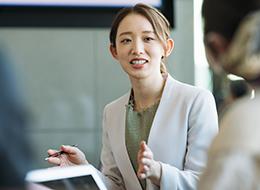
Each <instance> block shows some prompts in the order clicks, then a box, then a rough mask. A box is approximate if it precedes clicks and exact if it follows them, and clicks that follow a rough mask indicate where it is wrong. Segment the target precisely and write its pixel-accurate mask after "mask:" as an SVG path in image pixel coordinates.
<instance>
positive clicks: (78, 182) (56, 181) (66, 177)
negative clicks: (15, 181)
mask: <svg viewBox="0 0 260 190" xmlns="http://www.w3.org/2000/svg"><path fill="white" fill-rule="evenodd" d="M25 180H26V182H27V183H28V184H31V185H32V184H35V185H36V186H35V187H39V188H38V189H51V190H107V188H106V187H105V184H104V183H103V181H102V180H101V178H100V177H99V175H98V173H97V170H96V169H95V168H94V167H93V166H92V165H90V164H88V165H80V166H69V167H53V168H46V169H37V170H32V171H30V172H28V173H27V175H26V178H25ZM31 185H29V186H31ZM40 187H41V188H40Z"/></svg>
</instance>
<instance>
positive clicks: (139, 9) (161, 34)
mask: <svg viewBox="0 0 260 190" xmlns="http://www.w3.org/2000/svg"><path fill="white" fill-rule="evenodd" d="M131 13H136V14H140V15H142V16H144V17H145V18H147V19H148V20H149V22H150V23H151V25H152V27H153V29H154V32H155V34H156V35H157V37H158V38H159V39H160V41H161V42H162V43H163V44H164V43H165V41H166V40H167V39H168V38H169V37H170V24H169V22H168V20H167V19H166V18H165V17H164V16H163V14H162V13H161V12H160V11H158V10H157V9H156V8H154V7H152V6H149V5H146V4H142V3H138V4H136V5H135V6H133V7H126V8H123V9H121V10H120V11H119V12H118V13H117V15H116V17H115V18H114V21H113V23H112V26H111V30H110V35H109V39H110V43H111V44H112V46H114V47H115V46H116V35H117V30H118V26H119V24H120V23H121V21H122V20H123V19H124V18H125V17H126V16H127V15H129V14H131Z"/></svg>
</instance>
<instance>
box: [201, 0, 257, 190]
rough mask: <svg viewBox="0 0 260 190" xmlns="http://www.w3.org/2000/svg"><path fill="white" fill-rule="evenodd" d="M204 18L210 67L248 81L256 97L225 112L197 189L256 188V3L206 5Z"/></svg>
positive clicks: (234, 0) (239, 0) (230, 0)
mask: <svg viewBox="0 0 260 190" xmlns="http://www.w3.org/2000/svg"><path fill="white" fill-rule="evenodd" d="M202 15H203V17H204V24H205V26H204V27H205V28H204V33H205V39H204V42H205V47H206V53H207V58H208V61H209V63H210V65H211V67H212V68H213V70H215V71H217V72H221V71H225V72H227V73H232V74H235V75H238V76H241V77H243V78H244V79H246V80H247V82H248V83H249V84H250V85H251V86H252V87H253V89H254V90H255V98H254V99H250V98H248V97H244V98H241V99H239V100H237V101H236V103H235V104H232V107H231V108H230V109H229V110H228V111H227V112H226V113H225V116H224V117H223V119H222V121H221V123H220V127H221V129H220V133H219V135H218V136H217V137H216V139H215V140H214V142H213V145H212V146H211V148H210V151H209V158H208V164H207V168H206V170H205V172H204V174H203V175H202V176H201V180H200V184H199V189H200V190H215V189H221V190H227V189H228V190H233V189H234V190H240V189H241V190H248V189H250V190H251V189H252V190H253V189H260V126H259V125H260V115H259V114H260V95H259V93H260V1H259V0H248V1H244V0H204V3H203V8H202Z"/></svg>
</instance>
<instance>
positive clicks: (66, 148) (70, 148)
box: [60, 145, 78, 154]
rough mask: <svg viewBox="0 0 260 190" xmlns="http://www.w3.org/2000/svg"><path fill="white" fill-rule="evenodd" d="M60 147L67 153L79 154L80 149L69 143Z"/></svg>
mask: <svg viewBox="0 0 260 190" xmlns="http://www.w3.org/2000/svg"><path fill="white" fill-rule="evenodd" d="M60 149H61V150H62V151H64V152H66V153H67V154H77V150H78V148H76V147H73V146H69V145H62V146H61V147H60Z"/></svg>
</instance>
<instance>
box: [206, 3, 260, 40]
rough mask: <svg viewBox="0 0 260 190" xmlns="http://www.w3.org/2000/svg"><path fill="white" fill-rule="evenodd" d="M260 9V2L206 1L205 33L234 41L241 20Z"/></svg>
mask: <svg viewBox="0 0 260 190" xmlns="http://www.w3.org/2000/svg"><path fill="white" fill-rule="evenodd" d="M257 9H260V0H204V2H203V5H202V17H203V18H204V33H205V34H207V33H209V32H212V31H214V32H218V33H220V34H222V35H223V36H224V37H226V38H227V39H228V40H232V38H233V35H234V33H235V32H236V30H237V28H238V26H239V24H240V22H241V20H242V19H243V18H244V17H245V16H246V15H248V14H249V13H251V12H253V11H255V10H257Z"/></svg>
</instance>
